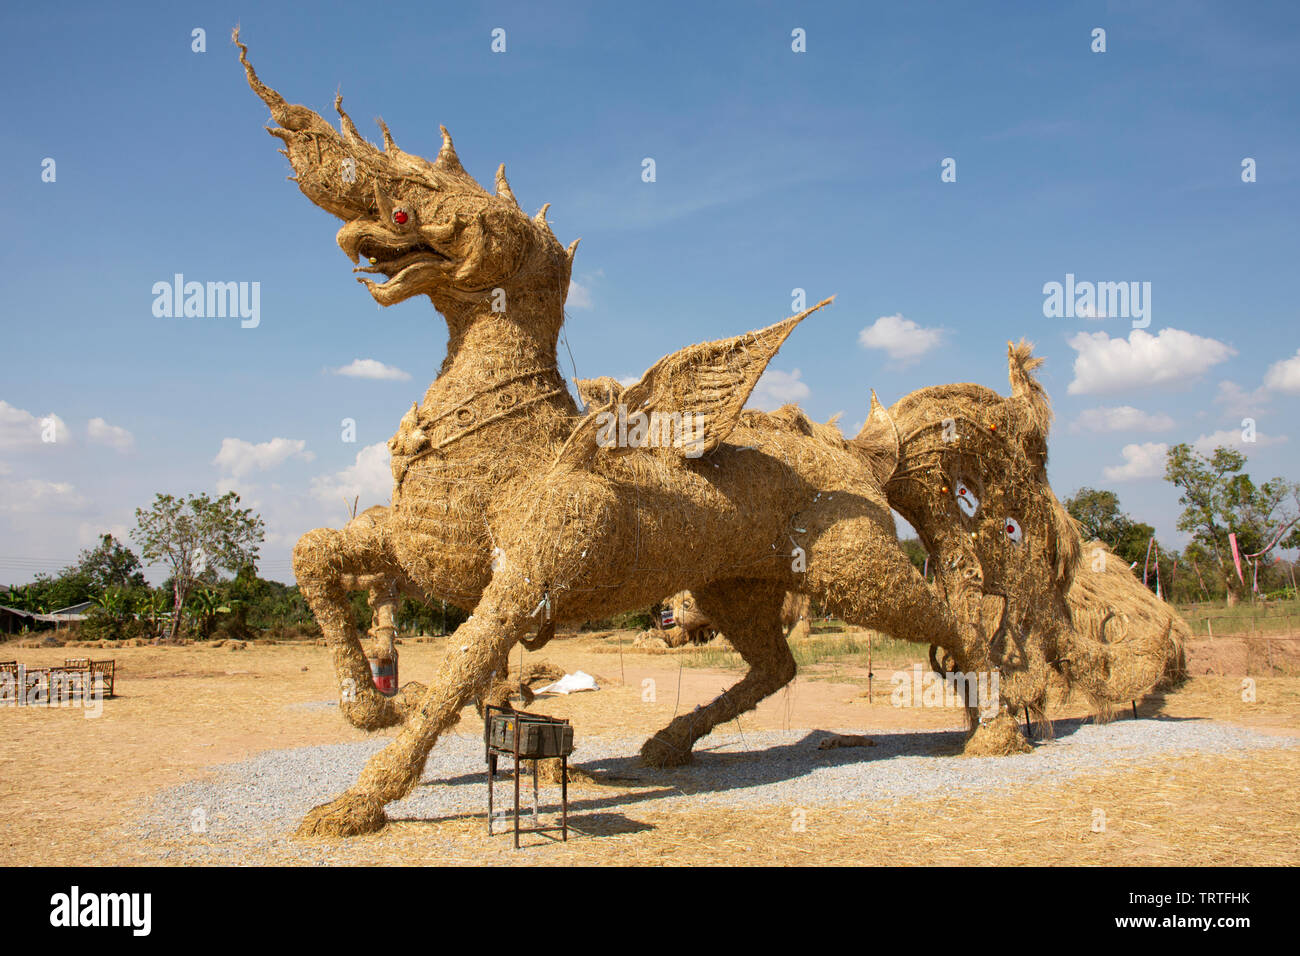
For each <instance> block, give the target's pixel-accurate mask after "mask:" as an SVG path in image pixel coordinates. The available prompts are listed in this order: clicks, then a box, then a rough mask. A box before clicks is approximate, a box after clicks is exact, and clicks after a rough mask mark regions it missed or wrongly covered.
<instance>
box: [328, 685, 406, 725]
mask: <svg viewBox="0 0 1300 956" xmlns="http://www.w3.org/2000/svg"><path fill="white" fill-rule="evenodd" d="M425 689H426V688H425V686H424V685H423V684H421V683H420V682H419V681H411V682H410V683H409V684H406V685H405V686H404V687H402V689H401V690H399V691H398V692H397V693H396V694H394V695H393V696H392V697H385V696H384V695H383V694H381V693H379V692H378V691H375V690H370V689H369V688H367V689H365V690H364V691H362V692H361V693H360V694H358V695H357V699H356V700H352V701H345V702H344V703H343V704H342V705H341V706H342V709H343V718H344V719H345V720H346V721H347V722H348V723H350V724H351V725H352V726H353V727H357V728H359V729H361V730H369V731H375V730H385V729H387V728H389V727H400V726H401V725H402V724H404V723H406V721H407V718H409V717H410V716H411V712H412V711H413V710H415V708H417V707H418V706H420V700H421V699H422V698H423V697H424V692H425Z"/></svg>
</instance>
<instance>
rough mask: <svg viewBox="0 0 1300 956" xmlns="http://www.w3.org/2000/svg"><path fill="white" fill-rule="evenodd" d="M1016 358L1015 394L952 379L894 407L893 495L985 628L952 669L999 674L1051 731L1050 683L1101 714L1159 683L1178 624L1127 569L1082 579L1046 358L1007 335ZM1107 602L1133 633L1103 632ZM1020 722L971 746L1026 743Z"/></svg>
mask: <svg viewBox="0 0 1300 956" xmlns="http://www.w3.org/2000/svg"><path fill="white" fill-rule="evenodd" d="M1007 352H1008V365H1009V378H1010V381H1011V395H1010V396H1009V397H1005V398H1004V397H1003V396H1001V395H999V394H997V393H996V392H994V391H992V390H991V389H988V388H985V387H983V386H980V385H974V384H962V385H944V386H939V387H935V388H926V389H921V390H920V391H917V392H913V393H912V394H910V395H908V396H906V397H905V398H903V399H902V400H900V401H899V402H897V403H896V404H895V405H894V406H893V407H892V408H891V409H890V415H891V416H892V417H893V419H894V422H895V424H896V425H897V427H898V429H899V433H900V435H901V436H902V439H901V446H902V451H901V453H900V455H899V461H898V467H897V469H896V470H895V472H894V474H893V475H892V476H891V478H890V480H889V484H888V486H887V490H888V493H889V502H890V504H891V505H893V506H894V507H895V508H896V509H897V510H898V512H899V513H900V514H902V515H903V517H905V518H906V519H907V520H908V521H909V522H910V523H911V524H912V526H913V527H914V528H916V530H917V533H918V534H919V536H920V538H921V541H922V543H923V544H924V546H925V548H926V550H927V551H928V552H929V554H930V556H931V561H932V565H933V566H934V568H935V578H936V581H937V582H938V584H939V586H940V588H941V589H942V590H943V592H944V594H945V595H946V597H947V598H948V600H949V601H950V603H951V604H952V605H953V607H954V608H956V609H958V611H959V613H963V614H964V615H966V617H967V619H968V620H969V621H970V623H971V625H972V628H971V629H970V630H969V631H967V633H974V634H977V635H980V637H979V639H978V640H977V642H976V643H974V644H972V645H968V646H965V647H962V648H959V649H958V650H957V651H956V652H955V653H954V654H953V663H954V666H955V667H957V668H958V669H960V670H962V671H965V672H972V671H975V672H978V671H981V670H985V669H994V668H996V669H997V670H998V672H999V678H1000V690H1001V694H1002V699H1003V700H1004V701H1005V703H1006V704H1007V705H1008V707H1010V708H1011V709H1012V710H1013V711H1016V712H1018V711H1021V710H1027V711H1028V713H1029V714H1031V715H1033V716H1034V718H1035V721H1036V722H1038V723H1041V724H1042V726H1043V728H1044V730H1045V731H1047V732H1048V733H1050V724H1049V723H1048V722H1047V715H1046V703H1047V693H1048V689H1049V685H1051V684H1052V683H1053V682H1054V681H1059V682H1063V683H1065V684H1066V685H1068V684H1070V683H1075V684H1078V685H1079V686H1081V687H1083V688H1084V689H1085V690H1086V691H1087V693H1088V694H1089V696H1090V697H1091V698H1092V699H1093V700H1094V701H1095V702H1096V703H1097V705H1098V706H1099V707H1101V708H1103V709H1105V708H1107V707H1109V705H1110V704H1111V703H1113V702H1116V701H1122V700H1128V699H1131V698H1133V697H1139V696H1141V695H1143V694H1145V693H1147V692H1148V691H1150V690H1151V689H1152V688H1154V687H1155V685H1156V683H1157V682H1158V681H1159V679H1160V677H1161V675H1162V674H1163V673H1164V671H1165V669H1166V667H1168V666H1169V665H1170V663H1171V662H1172V661H1175V660H1176V659H1177V656H1178V650H1177V642H1176V640H1174V639H1173V637H1172V636H1171V635H1172V632H1171V631H1170V628H1169V627H1168V626H1165V624H1164V623H1163V622H1154V620H1153V619H1154V612H1153V611H1152V610H1151V606H1153V605H1155V604H1156V603H1157V602H1156V599H1155V597H1154V596H1152V595H1148V598H1149V601H1148V599H1147V598H1143V597H1142V596H1141V595H1138V594H1137V593H1136V592H1135V591H1133V589H1132V588H1131V587H1129V586H1128V583H1126V582H1124V581H1123V579H1122V578H1120V577H1118V576H1115V577H1109V576H1108V577H1107V579H1106V581H1105V582H1103V581H1102V580H1101V579H1099V578H1089V577H1088V576H1083V577H1080V576H1079V573H1078V569H1079V567H1080V561H1081V560H1082V557H1083V554H1082V549H1081V543H1080V541H1079V534H1078V530H1077V525H1076V523H1075V522H1074V520H1073V519H1072V518H1071V517H1070V516H1069V515H1068V514H1067V513H1066V512H1065V509H1064V508H1063V507H1062V506H1061V504H1060V502H1059V501H1057V499H1056V496H1055V495H1054V494H1053V493H1052V489H1051V487H1050V486H1049V485H1048V482H1047V434H1048V429H1049V427H1050V424H1051V420H1052V414H1051V408H1050V406H1049V404H1048V400H1047V395H1046V393H1045V392H1044V390H1043V388H1042V386H1041V384H1039V382H1038V381H1037V379H1036V378H1035V376H1034V371H1035V369H1036V368H1037V367H1038V366H1039V365H1040V364H1041V363H1042V359H1041V358H1036V357H1034V356H1033V354H1032V348H1031V346H1029V345H1028V344H1027V343H1025V342H1023V341H1022V342H1020V343H1019V344H1018V345H1013V344H1010V343H1008V349H1007ZM1115 564H1120V562H1118V561H1117V560H1114V559H1112V561H1111V562H1109V565H1110V566H1111V571H1112V572H1114V571H1115V568H1114V567H1113V565H1115ZM1121 567H1122V564H1121ZM1124 573H1125V574H1127V568H1125V569H1124ZM1129 577H1130V578H1131V575H1129ZM1138 586H1139V587H1140V585H1138ZM1076 588H1077V593H1076V591H1075V589H1076ZM1072 594H1073V599H1072V598H1071V595H1072ZM1106 601H1113V602H1117V606H1121V605H1122V607H1123V608H1124V609H1125V610H1126V611H1128V612H1129V618H1128V620H1130V621H1131V622H1132V624H1133V629H1132V632H1131V639H1128V640H1117V639H1116V633H1115V629H1114V628H1111V629H1109V630H1102V629H1100V628H1099V627H1094V626H1093V623H1092V622H1093V618H1091V617H1090V615H1093V614H1096V613H1097V608H1098V606H1099V604H1100V603H1102V602H1106ZM1076 608H1077V609H1080V611H1081V613H1080V614H1079V617H1080V620H1081V625H1080V626H1079V627H1077V628H1076V624H1075V613H1074V611H1075V609H1076ZM1140 608H1145V609H1146V610H1144V611H1139V609H1140ZM1102 617H1105V612H1102ZM1014 726H1015V723H1014V721H1011V722H1009V723H1008V722H1007V721H998V722H997V727H993V726H991V725H986V726H985V727H983V728H981V729H980V731H979V732H978V733H977V734H976V738H977V739H974V740H972V742H971V745H970V746H971V747H972V749H974V750H977V751H996V750H998V749H1002V750H1006V751H1007V752H1011V751H1013V750H1015V749H1018V745H1015V746H1013V745H1011V744H1008V742H1007V741H1008V740H1009V739H1010V738H1009V737H1008V736H1007V734H1006V733H1005V731H1006V728H1007V727H1014Z"/></svg>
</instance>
